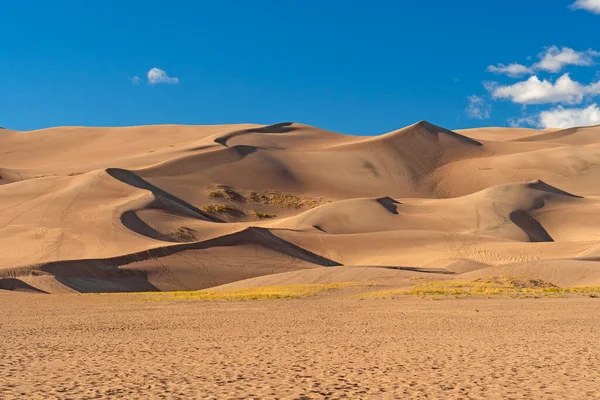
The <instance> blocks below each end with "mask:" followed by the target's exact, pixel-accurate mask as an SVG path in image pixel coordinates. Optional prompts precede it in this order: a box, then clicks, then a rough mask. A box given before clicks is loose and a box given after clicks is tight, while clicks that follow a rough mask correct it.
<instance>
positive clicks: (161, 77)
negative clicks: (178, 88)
mask: <svg viewBox="0 0 600 400" xmlns="http://www.w3.org/2000/svg"><path fill="white" fill-rule="evenodd" d="M159 83H167V84H173V85H174V84H177V83H179V78H177V77H170V76H169V75H167V73H166V72H165V71H163V70H162V69H160V68H152V69H151V70H150V71H148V84H150V85H155V84H159Z"/></svg>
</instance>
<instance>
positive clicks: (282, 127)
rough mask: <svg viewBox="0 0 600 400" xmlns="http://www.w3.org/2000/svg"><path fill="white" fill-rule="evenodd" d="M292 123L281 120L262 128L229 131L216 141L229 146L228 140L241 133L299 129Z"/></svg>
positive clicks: (278, 131) (284, 131) (281, 131)
mask: <svg viewBox="0 0 600 400" xmlns="http://www.w3.org/2000/svg"><path fill="white" fill-rule="evenodd" d="M292 124H293V122H281V123H278V124H273V125H267V126H262V127H260V128H251V129H242V130H240V131H234V132H230V133H227V134H225V135H223V136H219V137H217V138H215V140H214V142H215V143H218V144H220V145H223V146H226V147H227V141H228V140H229V139H232V138H234V137H237V136H241V135H246V134H248V133H286V132H292V131H295V130H297V129H298V128H295V127H293V126H290V125H292Z"/></svg>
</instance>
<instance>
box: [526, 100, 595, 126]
mask: <svg viewBox="0 0 600 400" xmlns="http://www.w3.org/2000/svg"><path fill="white" fill-rule="evenodd" d="M590 125H600V108H599V107H598V105H597V104H592V105H590V106H588V107H585V108H563V107H561V106H558V107H556V108H554V109H552V110H548V111H543V112H541V113H540V115H539V117H538V122H537V126H538V127H540V128H572V127H575V126H590Z"/></svg>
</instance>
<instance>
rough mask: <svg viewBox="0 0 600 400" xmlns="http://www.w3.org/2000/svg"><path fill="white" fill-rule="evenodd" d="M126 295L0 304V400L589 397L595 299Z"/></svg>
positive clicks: (596, 392)
mask: <svg viewBox="0 0 600 400" xmlns="http://www.w3.org/2000/svg"><path fill="white" fill-rule="evenodd" d="M132 296H133V298H132ZM136 296H138V295H77V294H75V295H53V296H35V295H26V294H10V295H6V294H5V295H0V330H1V331H2V341H0V376H2V379H0V398H2V399H6V400H11V399H23V398H28V399H67V398H68V399H94V398H96V399H100V398H102V399H106V398H108V399H111V398H115V399H116V398H129V399H177V398H179V399H181V398H208V399H210V398H212V399H222V398H231V399H236V398H260V399H275V398H279V399H326V398H328V399H336V398H352V399H357V398H373V399H394V398H400V399H404V398H411V399H431V398H443V399H531V398H536V399H541V398H545V399H546V398H547V399H550V398H554V399H584V398H600V374H599V373H598V372H599V370H598V364H599V362H600V348H599V347H598V345H597V344H598V341H599V340H600V319H598V318H597V316H598V315H599V313H600V300H598V299H590V298H555V299H554V298H552V299H458V300H452V299H449V300H441V301H433V300H422V299H418V298H407V299H401V300H363V301H360V300H354V299H350V298H348V297H347V296H341V295H340V294H339V293H336V294H335V295H329V294H328V295H324V296H317V297H313V298H310V299H308V298H307V299H299V300H279V301H257V302H256V301H255V302H157V301H140V300H138V299H137V297H136ZM134 299H136V300H134Z"/></svg>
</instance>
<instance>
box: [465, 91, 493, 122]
mask: <svg viewBox="0 0 600 400" xmlns="http://www.w3.org/2000/svg"><path fill="white" fill-rule="evenodd" d="M468 99H469V105H468V106H467V108H465V112H466V113H467V116H468V117H469V118H474V119H488V118H490V116H491V114H492V105H491V104H488V103H487V102H486V101H485V99H484V98H482V97H479V96H475V95H472V96H469V97H468Z"/></svg>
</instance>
